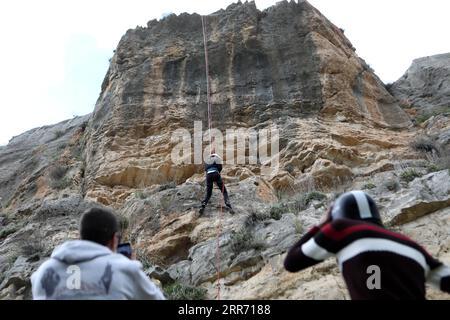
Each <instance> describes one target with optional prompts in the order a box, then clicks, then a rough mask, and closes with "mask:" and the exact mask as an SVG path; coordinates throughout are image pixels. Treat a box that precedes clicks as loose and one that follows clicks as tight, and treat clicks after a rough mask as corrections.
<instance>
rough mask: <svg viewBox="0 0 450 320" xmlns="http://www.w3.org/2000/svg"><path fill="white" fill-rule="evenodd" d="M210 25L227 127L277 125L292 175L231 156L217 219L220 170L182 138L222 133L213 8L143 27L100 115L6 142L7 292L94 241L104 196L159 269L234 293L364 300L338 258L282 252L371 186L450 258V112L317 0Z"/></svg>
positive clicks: (1, 285) (1, 164) (386, 213)
mask: <svg viewBox="0 0 450 320" xmlns="http://www.w3.org/2000/svg"><path fill="white" fill-rule="evenodd" d="M206 22H207V29H208V51H209V58H210V59H209V60H210V78H211V85H212V95H211V97H212V109H213V116H212V117H213V119H212V120H213V127H215V128H217V129H219V130H220V131H225V130H227V129H237V128H246V129H254V130H260V129H264V128H269V127H271V126H273V125H276V126H277V127H278V129H279V131H280V168H279V170H278V172H276V174H274V175H272V176H270V177H266V176H263V175H262V174H261V168H260V166H259V165H254V164H251V165H250V164H247V165H236V164H228V165H225V166H224V171H223V178H224V180H225V182H226V184H227V188H228V189H229V192H230V195H231V202H232V204H233V206H234V208H235V211H236V214H235V215H230V214H228V213H226V212H222V210H221V203H222V202H221V197H220V194H219V193H218V191H217V190H215V192H214V195H213V197H212V199H211V202H210V205H209V206H208V208H207V210H206V212H205V214H204V215H203V216H201V217H199V215H198V207H199V203H200V201H201V199H202V197H203V195H204V189H205V188H204V187H205V186H204V175H203V172H202V170H203V168H202V166H201V165H198V164H182V165H179V164H178V165H177V164H175V163H173V161H172V159H171V151H172V150H173V147H174V145H175V142H173V141H172V140H171V137H172V134H173V133H174V132H175V130H177V129H180V128H184V129H186V130H188V131H189V132H191V133H192V132H193V131H194V122H195V121H199V122H201V123H202V126H203V129H204V130H205V129H206V128H207V122H206V119H207V102H206V79H205V64H204V50H203V35H202V25H201V17H200V16H199V15H196V14H193V15H188V14H182V15H179V16H175V15H171V16H169V17H166V18H165V19H163V20H161V21H150V22H149V23H148V26H147V27H145V28H137V29H133V30H129V31H128V32H127V33H126V34H125V35H124V37H123V38H122V40H121V41H120V43H119V45H118V47H117V50H116V52H115V55H114V57H113V59H112V61H111V65H110V68H109V70H108V73H107V75H106V77H105V80H104V82H103V85H102V89H101V93H100V97H99V99H98V102H97V105H96V107H95V110H94V111H93V113H92V114H90V115H87V116H85V117H81V118H75V119H72V120H70V121H66V122H63V123H60V124H57V125H54V126H48V127H44V128H39V129H35V130H32V131H29V132H27V133H25V134H23V135H21V136H19V137H17V138H15V139H14V140H13V141H11V143H10V144H9V145H8V146H6V147H5V148H0V181H1V184H0V197H1V198H2V199H1V214H0V228H1V229H0V298H4V299H27V298H30V283H29V276H30V274H31V273H32V272H33V270H35V269H36V268H37V267H38V266H39V265H40V264H41V263H42V262H43V261H44V260H45V259H46V258H48V256H49V255H50V253H51V250H52V249H53V248H54V247H55V246H56V245H58V244H60V243H62V242H63V241H65V240H69V239H73V238H76V237H77V221H78V219H79V217H80V214H81V213H82V212H83V210H85V209H86V208H89V207H91V206H93V205H107V206H110V207H113V208H114V209H115V210H116V211H117V212H118V214H119V215H120V216H121V219H123V221H124V222H125V223H124V224H123V225H124V230H122V231H123V234H124V237H125V240H128V241H130V242H131V243H132V245H133V248H135V250H136V251H137V253H138V257H139V259H140V260H141V261H142V262H143V263H144V266H145V269H146V271H147V273H148V274H149V276H151V277H152V278H154V279H158V280H160V281H161V284H162V285H164V286H165V285H167V284H169V283H170V282H173V281H175V282H177V283H181V284H183V285H190V286H197V287H201V288H204V289H206V290H207V295H206V297H207V298H211V299H213V298H216V295H217V288H218V286H220V289H221V295H222V298H227V299H228V298H234V299H240V298H244V299H255V298H262V299H281V298H287V299H298V298H306V299H320V298H321V299H346V298H348V296H347V294H346V291H345V286H344V284H343V282H342V279H341V278H340V276H339V275H338V271H337V269H336V268H335V264H334V262H333V261H329V262H327V263H324V264H321V265H319V266H317V267H315V268H313V269H311V270H307V271H305V272H301V273H299V274H288V273H287V272H285V271H284V270H283V268H282V264H281V262H282V260H283V257H284V254H285V252H286V250H287V249H288V248H289V247H290V246H291V245H292V244H293V243H294V242H295V241H296V240H297V239H298V238H299V237H300V236H301V235H302V234H304V233H305V232H306V231H307V229H308V228H310V227H311V226H312V225H314V224H316V223H317V222H318V221H319V220H320V218H321V216H322V214H323V213H324V211H325V210H326V208H327V206H328V205H329V203H331V202H332V201H333V199H334V198H335V196H336V195H337V194H338V193H340V192H343V191H345V190H349V189H364V190H366V191H367V192H369V193H370V194H371V195H372V196H373V197H374V198H375V200H376V201H377V203H378V204H379V207H380V210H381V212H382V215H383V218H384V220H385V222H386V224H388V225H389V226H390V227H392V228H395V229H398V230H401V231H402V232H406V233H408V234H410V235H411V236H412V237H414V238H415V239H416V240H418V241H419V242H422V243H424V244H425V245H427V246H430V247H431V249H430V250H431V251H432V252H433V253H434V254H436V255H437V256H438V257H440V258H441V259H442V260H443V261H446V262H447V263H448V262H450V260H449V256H448V254H446V252H448V248H449V244H448V241H447V240H446V238H445V234H448V230H447V229H448V215H449V212H448V206H449V205H450V184H449V181H450V176H449V172H448V170H447V169H448V166H447V165H448V164H446V162H445V155H446V154H447V152H448V150H450V149H449V140H448V130H449V127H448V124H449V122H448V118H446V116H445V115H442V114H441V115H437V116H436V117H434V118H433V119H430V120H429V121H428V122H427V123H426V124H425V125H424V126H422V127H417V126H414V125H413V124H412V123H411V121H410V120H409V116H408V115H407V114H406V113H405V111H403V109H402V108H400V107H399V104H398V102H397V101H399V98H398V97H393V96H391V94H390V93H389V92H388V91H386V89H385V86H384V84H383V83H382V82H381V81H380V80H379V78H378V77H377V76H376V75H375V74H374V73H373V71H372V70H371V69H370V67H369V66H367V64H366V63H365V62H364V61H363V60H362V59H361V58H359V57H358V56H357V55H356V54H355V50H354V48H353V46H352V45H351V43H350V42H349V40H348V39H347V38H346V37H345V35H344V34H343V32H342V31H341V30H340V29H339V28H337V27H336V26H334V25H333V24H331V23H330V22H329V21H328V20H327V19H326V18H325V17H324V16H323V15H321V13H320V12H318V11H317V10H316V9H315V8H313V7H312V6H311V5H310V4H309V3H307V2H306V1H299V2H298V3H296V2H286V1H285V2H280V3H279V4H277V5H276V6H273V7H271V8H268V9H267V10H264V11H259V10H258V9H257V8H256V7H255V4H254V3H244V4H242V3H239V4H233V5H231V6H229V7H228V8H226V9H225V10H221V11H218V12H216V13H214V14H212V15H209V16H208V17H207V19H206ZM418 136H429V137H432V139H433V140H432V143H433V145H432V146H431V147H430V145H429V144H426V145H425V147H424V144H423V143H421V144H419V143H417V141H416V139H417V137H418ZM206 145H207V143H204V144H203V147H206ZM433 146H435V147H433ZM234 147H235V145H234V144H233V145H232V146H227V148H234ZM244 148H245V147H244ZM436 150H438V151H439V152H437V151H436ZM416 220H417V221H416ZM430 230H432V231H430ZM435 235H438V236H437V237H436V236H435ZM218 246H219V247H218ZM218 250H219V251H220V260H219V261H218V260H217V258H216V257H217V252H218ZM218 273H219V275H220V281H217V276H218ZM430 297H431V298H441V297H443V296H440V295H438V293H436V292H434V291H430Z"/></svg>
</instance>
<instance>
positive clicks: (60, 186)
mask: <svg viewBox="0 0 450 320" xmlns="http://www.w3.org/2000/svg"><path fill="white" fill-rule="evenodd" d="M71 184H72V181H71V180H70V179H69V178H68V177H64V178H62V179H59V180H52V181H51V182H50V186H51V187H52V188H53V189H56V190H64V189H66V188H68V187H70V185H71Z"/></svg>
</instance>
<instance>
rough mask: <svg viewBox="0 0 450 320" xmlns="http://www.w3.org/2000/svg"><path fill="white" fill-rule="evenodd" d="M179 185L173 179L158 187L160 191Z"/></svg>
mask: <svg viewBox="0 0 450 320" xmlns="http://www.w3.org/2000/svg"><path fill="white" fill-rule="evenodd" d="M176 187H177V184H176V183H175V182H173V181H171V182H167V183H165V184H162V185H161V186H159V188H158V192H161V191H164V190H168V189H175V188H176Z"/></svg>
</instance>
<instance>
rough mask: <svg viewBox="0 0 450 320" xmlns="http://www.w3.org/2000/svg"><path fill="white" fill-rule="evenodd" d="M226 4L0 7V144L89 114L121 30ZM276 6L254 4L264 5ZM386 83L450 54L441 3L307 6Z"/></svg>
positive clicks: (174, 0) (67, 0) (93, 2)
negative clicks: (425, 59)
mask: <svg viewBox="0 0 450 320" xmlns="http://www.w3.org/2000/svg"><path fill="white" fill-rule="evenodd" d="M232 2H234V1H232V0H220V1H212V0H190V1H188V0H164V1H152V0H127V1H119V0H77V1H75V0H64V1H61V0H39V1H35V0H14V1H1V2H0V95H1V96H0V145H4V144H6V143H7V142H8V140H9V139H10V138H11V137H12V136H15V135H18V134H20V133H23V132H24V131H26V130H29V129H32V128H34V127H38V126H43V125H49V124H53V123H57V122H59V121H62V120H65V119H68V118H71V117H73V116H74V115H84V114H87V113H89V112H91V111H92V110H93V109H94V105H95V102H96V100H97V98H98V95H99V93H100V86H101V82H102V80H103V77H104V75H105V73H106V71H107V68H108V64H109V62H108V59H109V58H111V57H112V54H113V50H114V49H115V48H116V46H117V44H118V41H119V40H120V38H121V36H122V35H123V34H124V33H125V32H126V30H127V29H130V28H134V27H136V26H137V25H141V26H145V25H146V23H147V21H149V20H151V19H154V18H160V17H161V16H162V15H163V14H165V13H169V12H173V13H177V14H178V13H181V12H189V13H192V12H197V13H200V14H208V13H212V12H213V11H216V10H219V9H221V8H225V7H226V6H227V5H229V4H230V3H232ZM276 2H277V1H276V0H256V4H257V6H258V8H259V9H264V8H266V7H268V6H270V5H272V4H275V3H276ZM310 3H312V4H313V5H314V6H315V7H316V8H318V9H319V10H320V11H321V12H322V13H323V14H324V15H325V16H327V17H328V18H329V19H330V20H331V21H332V22H333V23H335V24H336V25H337V26H338V27H340V28H343V29H344V30H345V34H346V35H347V37H348V38H349V39H350V41H351V42H352V43H353V45H354V46H355V47H356V49H357V53H358V54H359V55H360V56H361V57H362V58H363V59H365V60H366V61H367V62H368V63H369V64H370V65H371V66H372V67H373V68H374V69H375V72H376V73H377V74H378V75H379V76H380V77H381V79H382V80H383V81H385V82H386V83H387V82H392V81H395V80H396V79H398V78H399V77H400V76H401V75H402V74H403V73H404V72H405V71H406V69H407V68H408V66H409V65H410V64H411V61H412V60H413V59H415V58H418V57H422V56H427V55H433V54H438V53H444V52H450V41H449V40H448V32H449V31H450V19H448V13H449V12H450V2H449V1H447V0H427V1H424V0H376V1H375V0H372V1H368V0H365V1H363V0H339V1H337V0H310Z"/></svg>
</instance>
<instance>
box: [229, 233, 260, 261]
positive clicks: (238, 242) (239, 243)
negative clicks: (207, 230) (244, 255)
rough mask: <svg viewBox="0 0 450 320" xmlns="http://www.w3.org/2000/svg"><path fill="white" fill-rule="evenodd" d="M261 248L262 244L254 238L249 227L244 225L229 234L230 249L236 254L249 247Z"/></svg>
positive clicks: (249, 248)
mask: <svg viewBox="0 0 450 320" xmlns="http://www.w3.org/2000/svg"><path fill="white" fill-rule="evenodd" d="M262 248H263V244H262V243H260V242H257V241H256V240H255V238H254V237H253V234H252V232H251V230H250V229H249V228H246V227H244V228H242V229H241V230H239V231H238V232H236V233H234V234H233V235H232V236H231V249H232V251H233V252H234V253H235V254H236V255H238V254H239V253H241V252H244V251H248V250H251V249H255V250H259V249H262Z"/></svg>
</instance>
